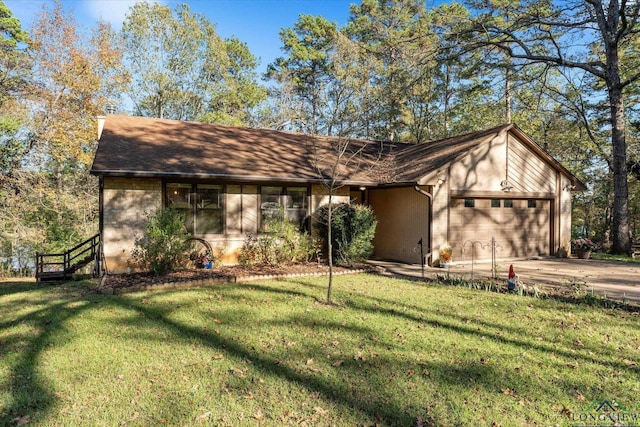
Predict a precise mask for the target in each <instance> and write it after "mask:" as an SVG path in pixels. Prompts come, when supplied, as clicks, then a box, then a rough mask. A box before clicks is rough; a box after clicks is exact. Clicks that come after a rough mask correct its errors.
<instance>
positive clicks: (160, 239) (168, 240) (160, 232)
mask: <svg viewBox="0 0 640 427" xmlns="http://www.w3.org/2000/svg"><path fill="white" fill-rule="evenodd" d="M190 237H191V236H190V235H189V233H187V230H186V228H185V216H184V214H183V213H181V212H179V211H177V210H175V209H171V208H169V209H162V210H159V211H158V212H156V213H155V214H154V215H150V216H149V217H148V219H147V224H146V227H145V230H144V234H143V235H142V236H141V237H138V238H136V241H135V248H134V249H133V253H132V255H133V260H134V262H135V263H136V264H137V265H138V266H140V267H141V268H142V269H144V270H146V271H151V272H152V273H153V274H155V275H156V276H159V275H162V274H165V273H167V272H169V271H174V270H176V269H177V268H178V267H180V266H183V265H186V263H188V261H189V256H188V251H189V250H190V249H191V247H192V243H191V242H189V241H187V239H189V238H190Z"/></svg>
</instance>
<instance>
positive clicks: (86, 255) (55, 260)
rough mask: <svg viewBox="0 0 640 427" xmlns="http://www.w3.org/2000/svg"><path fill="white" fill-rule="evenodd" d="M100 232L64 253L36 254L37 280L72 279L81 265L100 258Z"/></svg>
mask: <svg viewBox="0 0 640 427" xmlns="http://www.w3.org/2000/svg"><path fill="white" fill-rule="evenodd" d="M99 252H100V234H96V235H95V236H93V237H91V238H89V239H87V240H85V241H84V242H82V243H80V244H78V245H76V246H74V247H73V248H71V249H69V250H67V251H66V252H63V253H58V254H41V253H38V254H36V280H37V281H38V282H40V281H43V280H66V279H70V278H71V276H72V275H73V273H75V272H76V271H77V270H78V269H80V268H81V267H84V266H85V265H87V264H89V263H90V262H91V261H94V260H96V259H97V258H98V254H99Z"/></svg>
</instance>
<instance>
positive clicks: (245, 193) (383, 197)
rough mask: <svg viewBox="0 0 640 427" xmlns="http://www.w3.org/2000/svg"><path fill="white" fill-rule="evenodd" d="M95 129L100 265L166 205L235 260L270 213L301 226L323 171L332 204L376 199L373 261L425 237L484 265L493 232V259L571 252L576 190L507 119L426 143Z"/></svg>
mask: <svg viewBox="0 0 640 427" xmlns="http://www.w3.org/2000/svg"><path fill="white" fill-rule="evenodd" d="M99 129H100V130H101V136H100V138H99V144H98V148H97V151H96V155H95V159H94V163H93V166H92V168H91V173H92V174H94V175H97V176H98V177H99V180H100V233H101V236H102V242H103V252H104V258H105V266H104V267H106V269H107V271H110V272H121V271H126V270H127V269H128V268H129V267H130V265H129V262H130V255H131V250H132V248H133V247H134V240H135V236H137V235H140V234H141V233H142V230H143V227H144V222H145V220H146V218H147V216H148V215H149V214H151V213H153V212H155V211H157V210H158V209H161V208H163V207H165V206H173V207H174V208H177V209H181V210H183V211H184V212H185V214H186V216H187V227H188V229H189V230H191V231H192V232H193V233H194V235H196V236H199V237H202V238H203V239H205V240H206V241H207V242H209V243H210V244H211V246H212V247H213V248H215V249H216V250H217V251H219V255H220V256H221V260H222V262H224V263H228V264H232V263H235V262H236V260H237V254H238V251H239V249H240V248H241V247H242V244H243V242H244V239H245V238H246V236H247V235H249V234H255V233H260V232H261V231H262V230H263V226H264V220H265V218H267V217H268V216H269V215H271V214H273V210H274V209H281V210H282V212H283V215H285V216H286V217H287V218H288V219H289V220H291V221H295V222H298V223H302V222H303V221H304V219H305V218H307V217H308V216H309V215H310V214H311V213H312V212H314V211H315V210H316V209H317V208H318V207H319V206H321V205H323V204H325V203H328V199H329V191H328V186H327V185H326V183H327V180H328V179H330V178H332V177H333V178H338V181H337V183H338V184H339V185H337V186H336V187H335V192H334V195H333V197H334V200H335V201H336V202H349V201H355V202H363V203H368V204H369V205H370V206H371V207H372V209H373V211H374V213H375V215H376V217H377V219H378V228H377V231H376V237H375V240H374V251H375V252H374V256H375V257H378V258H384V259H392V260H398V261H403V262H409V263H419V262H420V261H421V258H420V248H419V247H418V241H420V240H421V241H422V242H423V244H424V252H425V253H428V254H429V255H428V256H429V262H430V263H431V262H437V258H438V248H439V247H441V246H442V245H445V244H449V245H451V247H452V248H453V257H454V261H464V260H471V258H474V259H487V258H491V254H492V250H493V249H492V246H491V245H490V244H489V242H490V241H491V240H492V238H493V239H494V240H495V242H496V244H495V245H494V246H495V251H496V256H497V257H498V258H510V257H528V256H537V255H552V254H555V253H556V252H557V251H558V250H559V249H560V248H564V249H565V250H567V251H569V250H570V235H571V191H572V190H581V189H584V184H582V183H581V182H580V181H579V180H578V179H577V178H576V177H575V176H574V175H572V174H571V172H569V171H568V170H567V169H566V168H564V167H563V166H562V165H561V164H560V163H559V162H557V161H556V160H554V159H553V158H552V157H551V156H550V155H549V154H548V153H547V152H545V151H544V150H543V149H542V148H541V147H540V146H538V145H537V144H536V143H535V142H534V141H533V140H532V139H531V138H530V137H528V136H527V135H526V134H525V133H524V132H523V131H522V130H520V129H519V128H518V127H517V126H515V125H505V126H500V127H496V128H492V129H488V130H485V131H481V132H474V133H470V134H467V135H462V136H457V137H454V138H448V139H444V140H440V141H435V142H431V143H427V144H422V145H408V144H391V143H384V142H377V141H367V140H361V139H349V140H345V139H340V138H333V137H321V136H311V135H304V134H297V133H292V132H282V131H275V130H266V129H250V128H239V127H229V126H220V125H211V124H204V123H193V122H180V121H173V120H163V119H153V118H142V117H131V116H124V115H109V116H107V117H106V118H101V120H100V123H99ZM338 145H339V146H341V147H344V148H345V150H343V153H346V155H344V156H343V157H340V158H339V157H337V156H338V155H337V150H336V149H335V147H336V146H338ZM346 159H348V160H349V161H346ZM336 166H337V167H336Z"/></svg>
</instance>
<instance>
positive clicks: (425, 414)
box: [0, 274, 640, 426]
mask: <svg viewBox="0 0 640 427" xmlns="http://www.w3.org/2000/svg"><path fill="white" fill-rule="evenodd" d="M92 286H93V287H95V283H92V282H82V283H77V284H66V285H58V286H50V285H45V286H40V285H36V284H34V283H0V425H16V424H19V423H21V422H23V421H29V422H30V424H29V425H39V426H40V425H43V426H62V425H80V424H84V425H100V426H102V425H104V426H115V425H135V426H151V425H162V424H166V425H202V424H204V425H207V424H208V425H215V426H224V425H238V426H244V425H268V426H280V425H309V426H310V425H315V426H325V425H338V426H353V425H367V426H368V425H376V424H377V425H398V426H417V425H421V423H422V425H428V426H466V425H486V426H491V425H492V424H493V423H496V424H499V425H501V426H521V425H543V426H547V425H555V424H558V425H568V423H569V422H570V419H569V418H568V417H567V413H568V411H572V412H574V413H578V412H580V411H582V410H584V409H585V408H586V407H588V405H589V404H590V403H591V402H592V401H594V400H610V401H611V400H614V399H615V400H616V401H617V402H619V403H620V404H622V405H623V406H625V408H626V409H627V410H630V409H636V408H637V406H638V400H637V396H638V392H639V391H640V389H639V387H640V385H639V383H638V378H639V377H640V372H639V368H638V366H637V365H636V362H637V361H638V360H640V335H639V334H638V320H639V319H638V316H637V314H634V313H629V312H626V311H621V310H605V309H601V308H594V307H590V306H587V305H576V304H571V303H566V302H565V303H563V302H560V301H555V300H550V299H534V298H526V297H518V296H516V295H505V294H496V293H491V292H482V291H476V290H470V289H465V288H462V287H450V286H444V285H439V284H424V283H420V282H413V281H405V280H396V279H388V278H383V277H379V276H376V275H367V274H363V275H357V276H340V277H337V278H336V279H335V283H334V286H335V288H334V299H335V301H336V302H337V304H336V305H334V306H327V305H325V304H323V303H322V301H323V299H324V297H325V292H326V278H314V279H308V278H304V279H296V280H294V279H292V280H286V281H272V282H257V283H252V284H229V285H221V286H217V287H204V288H193V289H188V290H170V291H157V292H137V293H131V294H124V295H119V296H100V295H97V294H95V293H91V292H87V290H88V289H90V288H91V287H92ZM634 405H635V406H634ZM638 409H640V408H638Z"/></svg>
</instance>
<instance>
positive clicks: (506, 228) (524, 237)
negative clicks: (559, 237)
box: [449, 199, 551, 260]
mask: <svg viewBox="0 0 640 427" xmlns="http://www.w3.org/2000/svg"><path fill="white" fill-rule="evenodd" d="M512 204H513V207H504V201H501V203H500V207H499V208H498V207H493V208H492V207H491V200H490V199H476V200H475V207H465V204H464V199H453V200H452V203H451V205H452V206H453V207H452V208H451V213H450V219H449V243H450V244H451V245H452V247H453V250H454V259H458V260H462V259H466V260H470V259H471V258H472V257H473V258H474V259H488V258H491V245H490V242H491V239H492V238H495V240H496V244H497V248H496V256H497V257H499V258H508V257H522V256H536V255H541V254H549V253H550V250H549V248H550V239H551V222H550V221H551V202H550V201H549V200H536V202H535V204H536V206H535V207H528V205H529V202H528V200H513V201H512ZM478 206H480V207H478ZM472 247H473V250H472Z"/></svg>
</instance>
